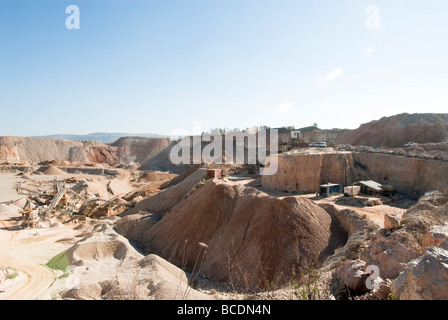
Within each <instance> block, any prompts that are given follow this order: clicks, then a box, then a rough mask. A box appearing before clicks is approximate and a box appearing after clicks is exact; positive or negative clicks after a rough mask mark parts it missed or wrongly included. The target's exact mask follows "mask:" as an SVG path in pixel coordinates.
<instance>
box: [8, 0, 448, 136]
mask: <svg viewBox="0 0 448 320" xmlns="http://www.w3.org/2000/svg"><path fill="white" fill-rule="evenodd" d="M69 5H77V6H78V7H79V9H80V29H79V30H69V29H67V28H66V19H67V17H68V16H69V14H67V13H65V9H66V7H67V6H69ZM369 5H375V6H376V8H377V9H378V10H379V11H375V12H379V16H376V15H375V16H373V13H372V11H370V12H369V13H368V12H367V11H366V9H367V7H368V6H369ZM372 17H373V18H376V17H379V20H378V21H379V24H377V25H375V26H376V27H379V28H376V29H371V28H368V27H367V26H366V21H367V20H368V19H371V18H372ZM369 21H372V20H369ZM375 21H376V20H375ZM447 32H448V1H446V0H369V1H364V0H337V1H335V0H327V1H324V0H269V1H268V0H146V1H143V0H140V1H137V0H121V1H117V0H107V1H106V0H88V1H83V0H70V1H65V0H53V1H49V0H39V1H35V0H33V1H31V0H29V1H21V0H13V1H11V0H0V135H18V136H30V135H46V134H55V133H73V134H75V133H76V134H86V133H90V132H129V133H161V134H169V133H171V132H172V131H173V130H174V129H184V130H187V131H192V129H193V122H194V121H200V122H201V129H202V130H204V131H205V130H208V129H210V128H214V127H228V128H240V129H244V128H246V127H249V126H252V125H262V124H263V125H268V126H271V127H278V126H283V125H285V126H286V125H295V126H296V127H302V126H309V125H312V124H313V123H318V125H319V127H321V128H335V127H338V128H357V127H358V126H359V125H360V124H361V123H364V122H368V121H371V120H375V119H379V118H381V117H382V116H389V115H393V114H398V113H402V112H409V113H415V112H435V113H447V112H448V90H447V88H448V41H447Z"/></svg>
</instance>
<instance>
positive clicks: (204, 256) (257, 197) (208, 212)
mask: <svg viewBox="0 0 448 320" xmlns="http://www.w3.org/2000/svg"><path fill="white" fill-rule="evenodd" d="M168 190H169V189H168ZM151 223H152V222H150V223H149V224H151ZM136 240H137V241H138V239H136ZM143 240H144V241H142V239H140V241H138V242H139V243H142V242H145V243H144V247H143V250H146V251H147V252H150V253H154V254H157V255H159V256H161V257H162V258H165V259H167V260H168V261H170V262H171V263H173V264H175V265H178V266H181V265H182V264H185V265H186V268H187V270H188V271H198V268H199V264H200V268H201V269H200V270H201V273H205V274H207V275H208V276H209V277H211V278H212V279H214V280H218V281H229V282H232V284H234V285H236V286H244V287H245V288H246V289H248V288H254V287H255V286H258V287H260V288H266V287H267V286H268V285H269V283H271V282H273V283H275V284H276V285H281V284H285V283H287V282H288V281H289V280H290V277H291V276H292V274H293V272H296V273H297V272H300V271H301V270H303V269H304V268H308V267H312V266H313V267H316V266H318V265H319V264H320V263H321V262H322V261H323V260H324V259H325V258H326V257H327V256H329V255H331V254H332V253H333V251H334V249H335V248H336V247H338V246H341V245H343V244H344V243H345V241H346V233H345V232H344V231H343V230H342V228H341V227H340V226H339V224H338V223H337V222H336V221H334V220H333V219H332V217H331V216H330V215H329V214H328V213H327V212H326V211H325V210H324V209H322V208H320V207H318V206H317V205H315V204H314V203H312V202H311V201H309V200H307V199H298V198H293V197H288V198H283V199H282V198H273V197H270V196H268V195H267V194H265V193H262V192H260V191H258V190H256V189H254V188H245V187H244V186H242V185H229V184H226V183H224V182H221V181H209V182H208V183H206V184H205V185H203V186H202V187H200V188H198V189H197V190H196V191H195V192H193V193H192V194H191V195H190V196H187V197H185V198H183V199H182V200H180V201H179V202H178V203H176V205H174V206H173V207H172V208H171V210H170V211H169V212H167V213H166V214H165V215H164V216H163V218H162V219H161V220H160V221H159V222H156V223H155V224H154V226H153V227H150V228H149V230H147V233H146V234H145V236H144V239H143Z"/></svg>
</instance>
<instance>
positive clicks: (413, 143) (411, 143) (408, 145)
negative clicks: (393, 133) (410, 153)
mask: <svg viewBox="0 0 448 320" xmlns="http://www.w3.org/2000/svg"><path fill="white" fill-rule="evenodd" d="M415 145H417V143H415V142H408V143H406V144H405V145H404V146H405V147H412V146H415Z"/></svg>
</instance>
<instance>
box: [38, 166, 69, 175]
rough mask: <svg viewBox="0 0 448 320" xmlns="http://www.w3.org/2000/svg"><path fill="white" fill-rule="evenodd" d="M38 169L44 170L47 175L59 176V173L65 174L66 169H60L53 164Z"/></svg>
mask: <svg viewBox="0 0 448 320" xmlns="http://www.w3.org/2000/svg"><path fill="white" fill-rule="evenodd" d="M38 171H40V172H42V173H43V174H44V175H47V176H58V175H63V174H65V172H64V171H62V170H61V169H59V168H58V167H56V166H53V165H50V166H48V167H42V168H41V169H39V170H38Z"/></svg>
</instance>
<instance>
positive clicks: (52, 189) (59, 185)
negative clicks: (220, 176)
mask: <svg viewBox="0 0 448 320" xmlns="http://www.w3.org/2000/svg"><path fill="white" fill-rule="evenodd" d="M21 177H22V178H24V177H25V176H24V175H23V174H21ZM14 188H15V190H16V192H17V194H19V195H23V196H25V197H24V198H22V199H20V200H19V201H17V200H16V201H15V202H14V205H16V206H18V207H19V208H20V209H21V213H22V219H23V223H22V227H24V228H28V227H33V228H34V227H38V226H44V225H45V223H44V222H45V221H47V222H48V221H52V222H55V221H57V222H59V223H68V222H70V221H73V219H74V218H79V217H80V216H84V217H88V218H94V219H98V218H101V217H110V216H116V215H119V214H121V213H123V212H124V211H126V210H129V209H131V208H133V207H134V206H135V203H136V202H137V201H140V199H142V198H145V197H148V196H149V195H152V194H155V193H157V192H158V191H159V189H158V188H155V187H154V186H152V185H151V184H148V183H146V184H143V185H142V186H140V187H138V188H133V187H131V186H130V185H129V184H128V183H127V182H126V181H122V180H120V179H117V178H113V179H110V180H104V179H103V180H100V181H97V180H95V179H94V178H92V179H80V178H75V177H72V178H69V179H64V180H58V179H56V178H55V179H54V180H50V181H36V180H33V179H22V181H21V182H18V183H16V185H15V186H14ZM10 202H11V201H10ZM8 204H12V202H11V203H8Z"/></svg>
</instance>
